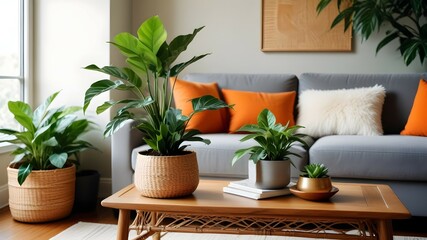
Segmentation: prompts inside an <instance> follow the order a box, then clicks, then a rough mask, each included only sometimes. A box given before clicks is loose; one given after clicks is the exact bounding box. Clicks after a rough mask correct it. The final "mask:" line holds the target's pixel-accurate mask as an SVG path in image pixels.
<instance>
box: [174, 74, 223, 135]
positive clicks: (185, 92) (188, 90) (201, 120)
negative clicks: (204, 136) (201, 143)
mask: <svg viewBox="0 0 427 240" xmlns="http://www.w3.org/2000/svg"><path fill="white" fill-rule="evenodd" d="M174 80H175V78H171V83H172V84H173V82H174ZM204 95H212V96H214V97H216V98H219V92H218V84H217V83H197V82H189V81H185V80H181V79H176V82H175V87H174V89H173V97H174V101H175V107H176V108H177V109H181V110H182V114H183V115H185V116H189V115H190V113H192V112H193V105H192V104H191V101H190V100H191V99H193V98H198V97H201V96H204ZM187 129H197V130H199V131H201V132H202V133H219V132H226V129H227V126H226V120H225V110H224V109H220V110H207V111H204V112H200V113H197V114H195V115H194V116H193V117H192V118H191V120H190V122H189V123H188V125H187Z"/></svg>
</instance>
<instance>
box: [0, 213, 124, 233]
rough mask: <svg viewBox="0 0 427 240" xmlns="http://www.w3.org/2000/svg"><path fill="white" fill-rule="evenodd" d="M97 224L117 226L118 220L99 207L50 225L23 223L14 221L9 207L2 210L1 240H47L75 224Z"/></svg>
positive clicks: (0, 218)
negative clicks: (80, 222)
mask: <svg viewBox="0 0 427 240" xmlns="http://www.w3.org/2000/svg"><path fill="white" fill-rule="evenodd" d="M79 221H82V222H96V223H110V224H117V219H116V217H115V216H114V214H113V210H112V209H110V208H104V207H102V206H101V205H99V206H98V207H97V208H96V210H92V211H88V212H73V213H72V214H71V215H70V216H69V217H67V218H64V219H62V220H59V221H54V222H49V223H21V222H17V221H15V220H13V219H12V216H11V215H10V211H9V208H8V207H5V208H2V209H0V239H1V240H24V239H31V240H47V239H49V238H51V237H53V236H55V235H57V234H58V233H60V232H62V231H63V230H65V229H67V228H68V227H70V226H72V225H74V224H75V223H77V222H79Z"/></svg>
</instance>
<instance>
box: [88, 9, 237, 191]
mask: <svg viewBox="0 0 427 240" xmlns="http://www.w3.org/2000/svg"><path fill="white" fill-rule="evenodd" d="M201 29H202V28H198V29H195V30H194V31H193V33H191V34H187V35H180V36H177V37H176V38H174V39H173V40H172V41H171V42H170V43H167V42H166V38H167V32H166V30H165V28H164V26H163V23H162V21H161V20H160V18H159V17H158V16H153V17H151V18H149V19H148V20H146V21H145V22H143V23H142V25H141V26H140V27H139V29H138V31H137V36H134V35H132V34H130V33H127V32H125V33H120V34H118V35H116V36H115V37H114V41H113V42H111V44H113V45H114V46H116V47H117V48H118V49H119V50H120V52H121V53H122V54H123V55H124V56H125V57H126V63H127V67H124V68H119V67H115V66H106V67H102V68H99V67H97V66H96V65H89V66H87V67H86V69H89V70H94V71H99V72H102V73H106V74H108V75H110V76H112V77H113V78H114V79H115V80H100V81H97V82H95V83H93V84H92V85H91V86H90V87H89V89H88V90H87V91H86V94H85V99H84V110H86V109H87V107H88V106H89V104H90V102H91V100H92V99H93V98H94V97H95V96H97V95H99V94H101V93H103V92H106V91H112V90H118V91H126V92H130V94H129V95H128V96H130V95H131V97H129V98H126V99H121V100H111V101H107V102H105V103H104V104H102V105H101V106H98V107H97V110H96V112H97V113H98V114H99V113H102V112H103V111H105V110H106V109H109V108H110V107H112V106H116V107H117V108H118V110H117V112H116V115H115V116H114V118H113V119H112V120H111V121H110V122H109V123H108V124H107V126H106V129H105V132H104V135H105V136H110V135H111V134H113V133H114V132H115V131H116V130H117V129H119V128H120V127H121V126H122V124H123V123H124V122H125V121H127V120H129V119H132V120H135V121H137V126H136V128H137V129H139V130H141V131H142V133H143V134H144V137H143V140H144V141H145V143H146V144H148V145H149V147H150V148H151V149H150V150H149V151H146V152H142V153H141V154H140V156H139V157H138V159H137V164H136V169H135V186H136V188H137V189H138V190H140V191H141V194H142V195H144V196H147V197H154V198H172V197H179V196H185V195H189V194H191V193H192V192H193V191H194V190H195V189H196V188H197V185H198V182H199V176H198V166H197V159H196V155H195V153H194V152H189V151H186V150H185V148H186V147H187V146H188V145H185V144H183V143H184V142H185V141H186V142H188V141H202V142H204V143H206V144H209V143H210V141H209V140H207V139H203V138H201V137H198V136H196V135H197V134H199V133H200V132H199V131H198V130H197V129H186V126H187V124H188V122H189V121H191V118H192V117H193V116H194V114H197V113H199V112H202V111H205V110H217V109H220V108H224V107H229V106H228V105H227V104H225V103H224V102H223V101H221V100H219V99H216V98H215V97H213V96H203V97H200V98H197V99H193V100H192V106H193V110H194V111H193V112H192V113H191V114H190V115H189V116H184V115H182V112H181V110H179V109H175V108H173V107H172V99H173V88H174V84H173V83H174V81H172V82H171V84H169V79H171V78H172V79H173V78H176V77H177V75H178V74H179V73H180V72H181V71H182V70H184V69H185V68H186V67H187V66H189V65H190V64H192V63H194V62H196V61H198V60H200V59H202V58H204V57H205V56H207V55H208V54H203V55H199V56H195V57H193V58H191V59H190V60H188V61H186V62H182V63H178V64H175V65H173V63H174V62H175V60H176V59H177V58H178V56H179V55H180V54H181V53H182V52H184V51H185V50H186V49H187V46H188V45H189V44H190V43H191V41H192V40H193V39H194V37H195V36H196V35H197V33H198V32H199V31H200V30H201ZM170 88H171V89H170ZM135 109H136V110H137V111H132V110H135ZM140 110H142V111H140Z"/></svg>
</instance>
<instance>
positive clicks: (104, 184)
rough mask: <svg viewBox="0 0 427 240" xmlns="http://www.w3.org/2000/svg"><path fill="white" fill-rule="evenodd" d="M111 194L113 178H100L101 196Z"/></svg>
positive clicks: (99, 192)
mask: <svg viewBox="0 0 427 240" xmlns="http://www.w3.org/2000/svg"><path fill="white" fill-rule="evenodd" d="M110 195H111V178H101V179H99V191H98V197H99V198H106V197H108V196H110Z"/></svg>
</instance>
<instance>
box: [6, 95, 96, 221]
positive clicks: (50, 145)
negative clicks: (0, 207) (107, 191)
mask: <svg viewBox="0 0 427 240" xmlns="http://www.w3.org/2000/svg"><path fill="white" fill-rule="evenodd" d="M58 93H59V92H56V93H54V94H53V95H51V96H49V97H48V98H47V99H46V100H45V101H44V102H43V104H41V105H40V106H38V107H37V108H36V109H35V110H34V111H33V110H32V108H31V107H30V106H29V105H28V104H26V103H24V102H21V101H16V102H14V101H9V103H8V107H9V111H10V112H11V113H12V114H13V115H14V117H15V119H16V121H17V122H18V123H19V124H20V125H21V126H22V129H21V130H13V129H0V133H2V134H6V135H9V138H7V139H3V140H1V141H0V142H8V143H12V144H16V145H17V148H16V149H15V150H14V151H13V152H12V155H15V159H14V160H13V161H12V162H11V164H10V165H9V167H8V168H7V172H8V184H9V207H10V210H11V214H12V217H13V218H14V219H15V220H18V221H22V222H46V221H52V220H56V219H60V218H63V217H66V216H68V215H69V214H70V213H71V210H72V207H73V202H74V191H75V189H74V184H75V177H76V176H75V172H76V166H75V165H76V164H78V161H79V152H80V151H83V150H85V149H88V148H93V146H92V145H91V144H90V143H88V142H86V141H84V140H82V139H80V137H81V135H83V134H84V133H86V132H87V131H89V130H90V129H91V122H90V121H88V120H86V119H81V118H79V117H78V116H77V115H76V114H75V113H76V112H77V111H81V107H59V108H49V106H50V104H51V103H52V101H53V100H54V99H55V98H56V96H57V95H58Z"/></svg>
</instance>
